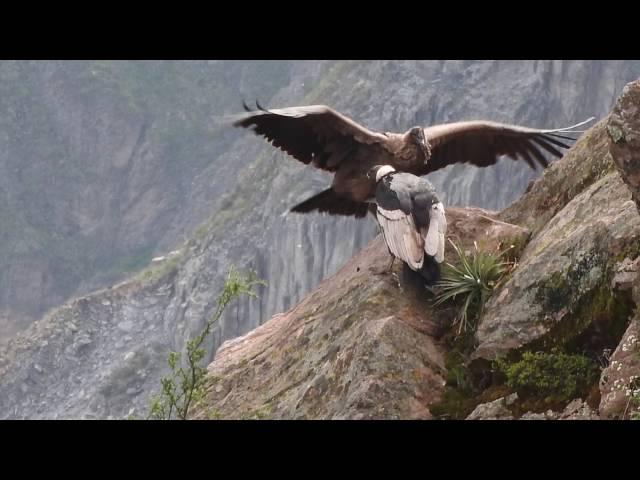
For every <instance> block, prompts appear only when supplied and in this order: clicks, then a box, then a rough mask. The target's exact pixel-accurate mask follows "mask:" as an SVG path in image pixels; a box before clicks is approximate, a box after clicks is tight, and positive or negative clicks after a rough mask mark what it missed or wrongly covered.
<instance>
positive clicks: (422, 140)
mask: <svg viewBox="0 0 640 480" xmlns="http://www.w3.org/2000/svg"><path fill="white" fill-rule="evenodd" d="M418 144H419V145H420V149H421V150H422V153H423V154H424V163H425V165H426V164H427V162H428V161H429V158H431V148H430V146H429V142H428V141H427V138H426V137H425V135H424V130H422V129H420V135H419V141H418Z"/></svg>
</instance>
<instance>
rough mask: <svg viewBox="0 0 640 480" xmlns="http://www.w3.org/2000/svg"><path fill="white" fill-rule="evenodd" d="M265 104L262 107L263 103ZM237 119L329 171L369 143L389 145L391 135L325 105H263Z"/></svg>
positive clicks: (298, 155) (245, 126)
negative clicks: (360, 123)
mask: <svg viewBox="0 0 640 480" xmlns="http://www.w3.org/2000/svg"><path fill="white" fill-rule="evenodd" d="M259 108H261V107H259ZM245 109H246V110H248V111H249V114H248V115H246V116H244V117H243V118H241V119H240V120H237V121H235V122H234V124H233V125H234V126H236V127H243V128H251V129H253V131H254V132H255V133H256V134H258V135H261V136H263V137H265V138H266V139H267V140H268V141H269V142H270V143H271V144H272V145H273V146H275V147H277V148H279V149H281V150H283V151H284V152H286V153H288V154H289V155H291V156H292V157H294V158H295V159H297V160H299V161H301V162H303V163H305V164H310V163H311V164H312V165H313V166H315V167H317V168H320V169H322V170H327V171H329V172H334V171H336V170H337V169H338V166H339V165H340V164H341V162H343V161H345V160H346V159H348V158H351V157H352V155H354V154H355V153H356V152H357V150H358V149H359V148H363V146H365V145H369V146H373V147H374V148H376V147H377V148H381V149H383V148H385V142H386V141H387V137H386V136H385V135H383V134H381V133H377V132H374V131H371V130H369V129H367V128H365V127H363V126H362V125H359V124H358V123H356V122H354V121H353V120H351V119H350V118H348V117H346V116H344V115H342V114H340V113H339V112H337V111H335V110H333V109H332V108H330V107H327V106H325V105H311V106H305V107H291V108H281V109H274V110H265V109H261V110H259V111H250V110H249V108H248V107H247V106H246V105H245Z"/></svg>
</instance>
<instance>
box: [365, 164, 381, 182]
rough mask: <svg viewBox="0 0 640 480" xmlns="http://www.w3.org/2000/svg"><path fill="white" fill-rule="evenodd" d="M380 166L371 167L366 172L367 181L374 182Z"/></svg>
mask: <svg viewBox="0 0 640 480" xmlns="http://www.w3.org/2000/svg"><path fill="white" fill-rule="evenodd" d="M380 166H381V165H374V166H373V167H371V168H370V169H369V171H368V172H367V178H368V179H369V180H372V179H373V180H375V178H376V173H378V169H379V168H380Z"/></svg>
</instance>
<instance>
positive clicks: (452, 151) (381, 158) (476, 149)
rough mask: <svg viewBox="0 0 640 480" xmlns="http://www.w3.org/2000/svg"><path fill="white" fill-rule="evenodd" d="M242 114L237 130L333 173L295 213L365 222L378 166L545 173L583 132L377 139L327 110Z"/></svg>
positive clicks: (435, 131)
mask: <svg viewBox="0 0 640 480" xmlns="http://www.w3.org/2000/svg"><path fill="white" fill-rule="evenodd" d="M256 106H257V107H258V109H259V110H257V111H252V110H250V109H249V107H247V105H246V104H245V105H244V107H245V110H247V111H248V112H249V113H247V114H244V115H242V116H241V117H240V118H239V119H238V120H236V121H235V122H234V126H237V127H243V128H250V129H253V131H254V132H255V133H256V134H257V135H261V136H263V137H265V138H266V139H267V140H268V141H269V142H270V143H271V144H272V145H273V146H274V147H277V148H279V149H281V150H283V151H284V152H286V153H288V154H289V155H291V156H292V157H294V158H295V159H297V160H299V161H301V162H303V163H305V164H311V165H313V166H314V167H316V168H319V169H322V170H325V171H328V172H332V173H334V177H333V182H332V184H331V186H330V187H329V188H327V189H326V190H324V191H323V192H320V193H318V194H317V195H314V196H313V197H311V198H309V199H307V200H306V201H304V202H302V203H300V204H299V205H296V206H295V207H293V208H292V209H291V211H293V212H301V213H307V212H312V211H320V212H327V213H329V214H332V215H350V216H355V217H364V216H366V214H367V210H368V205H367V203H366V202H367V201H369V200H371V198H372V197H373V194H374V189H375V182H374V181H373V180H372V179H369V178H367V172H368V171H369V170H370V169H371V168H372V167H373V166H374V165H390V166H392V167H393V168H395V169H396V170H398V171H401V172H408V173H412V174H414V175H419V176H422V175H426V174H428V173H430V172H433V171H435V170H439V169H441V168H444V167H446V166H447V165H451V164H454V163H471V164H472V165H476V166H478V167H487V166H489V165H493V164H495V163H496V162H497V161H498V158H500V157H501V156H503V155H506V156H508V157H510V158H512V159H514V160H517V159H521V160H524V161H525V162H526V163H527V164H528V165H529V166H530V167H531V168H533V169H535V168H536V164H538V165H540V166H542V167H546V166H547V165H548V164H549V162H548V161H547V159H546V158H545V156H544V155H543V153H542V152H543V151H546V152H548V153H549V154H551V155H553V156H555V157H561V156H562V152H561V151H560V149H562V148H569V147H570V146H569V145H567V144H566V143H565V142H562V141H560V140H559V139H564V140H571V141H575V138H571V137H567V136H564V135H560V134H561V133H582V132H577V131H571V129H573V128H575V127H578V126H580V125H583V124H585V123H587V122H589V121H591V120H592V119H593V118H590V119H589V120H586V121H584V122H581V123H579V124H577V125H573V126H571V127H567V128H560V129H555V130H538V129H534V128H527V127H521V126H517V125H508V124H503V123H496V122H489V121H465V122H456V123H447V124H442V125H434V126H431V127H427V128H422V127H413V128H411V129H410V130H408V131H407V132H405V133H391V132H384V133H380V132H375V131H373V130H369V129H367V128H365V127H363V126H362V125H359V124H358V123H356V122H354V121H353V120H351V119H350V118H348V117H346V116H344V115H342V114H341V113H339V112H337V111H335V110H333V109H332V108H330V107H327V106H325V105H311V106H302V107H291V108H282V109H275V110H266V109H264V108H262V107H261V106H260V105H259V104H258V103H257V102H256Z"/></svg>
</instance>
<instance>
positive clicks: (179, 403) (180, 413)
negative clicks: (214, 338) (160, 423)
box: [147, 267, 265, 420]
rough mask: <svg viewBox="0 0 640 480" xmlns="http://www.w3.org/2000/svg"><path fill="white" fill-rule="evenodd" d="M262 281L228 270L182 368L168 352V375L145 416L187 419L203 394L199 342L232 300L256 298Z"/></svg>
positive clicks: (191, 344) (171, 353)
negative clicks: (212, 312)
mask: <svg viewBox="0 0 640 480" xmlns="http://www.w3.org/2000/svg"><path fill="white" fill-rule="evenodd" d="M264 284H265V283H264V282H263V281H261V280H257V279H256V277H255V275H254V274H253V273H250V274H249V275H247V276H244V275H241V274H239V273H238V272H237V271H236V270H235V269H234V268H233V267H232V268H231V269H230V270H229V273H228V274H227V279H226V281H225V283H224V287H223V289H222V293H221V294H220V296H219V297H218V301H217V303H218V307H217V308H216V311H215V313H214V315H213V317H212V318H211V320H209V321H208V322H207V324H206V325H205V327H204V330H202V332H201V333H200V334H199V335H197V336H196V337H195V338H193V339H191V340H189V341H188V342H187V348H186V365H185V366H184V367H182V366H181V365H180V353H178V352H173V351H172V352H170V353H169V356H168V358H167V363H168V364H169V368H170V369H171V374H170V375H169V376H168V377H163V378H162V379H161V380H160V383H161V386H162V389H161V390H160V393H159V394H157V395H155V396H154V397H153V398H152V400H151V406H150V409H149V415H148V417H147V418H148V419H155V420H172V419H175V418H177V419H180V420H186V419H187V418H188V415H189V409H190V408H191V407H192V406H193V405H194V404H195V403H197V402H198V401H199V400H201V399H202V398H203V397H204V393H205V385H206V383H205V379H206V373H207V369H206V368H205V367H203V366H201V365H200V361H201V360H202V359H203V358H204V354H205V350H204V348H202V344H203V343H204V341H205V339H206V338H207V336H208V335H209V334H210V333H211V329H212V328H213V325H214V324H215V323H217V322H218V320H220V317H221V316H222V313H223V312H224V310H225V308H226V307H227V305H228V304H229V303H230V302H231V301H232V300H234V299H235V298H237V297H239V296H240V295H248V296H250V297H257V295H256V293H255V292H254V291H253V287H255V286H256V285H264Z"/></svg>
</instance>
